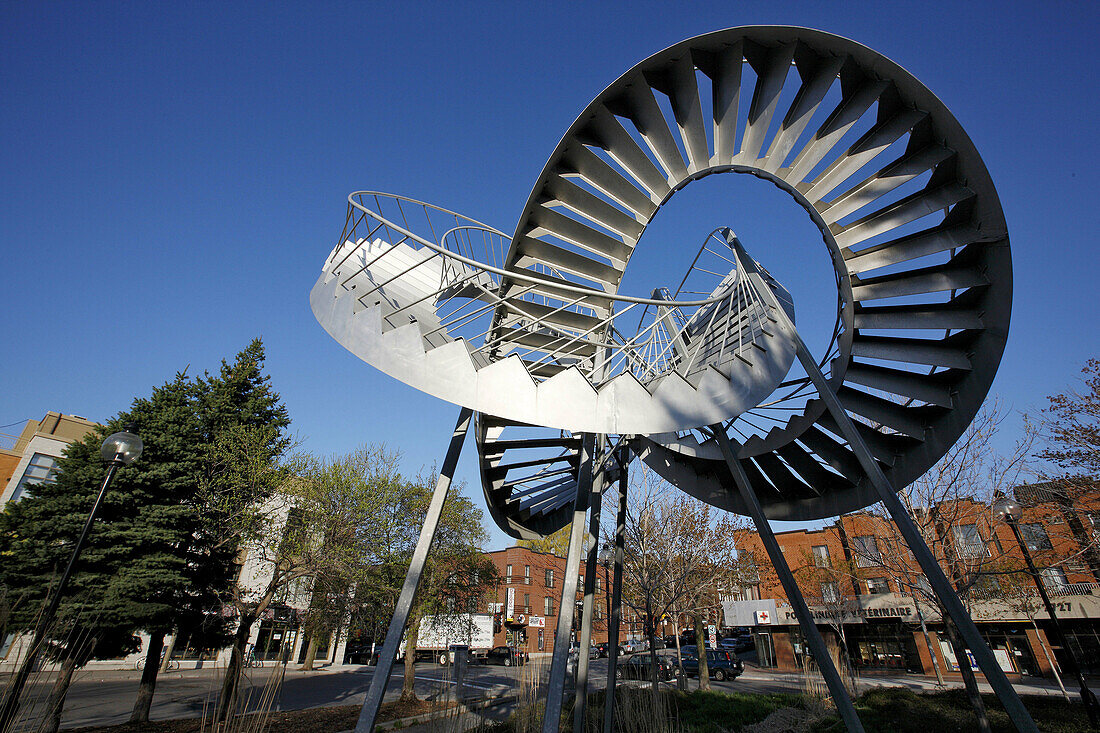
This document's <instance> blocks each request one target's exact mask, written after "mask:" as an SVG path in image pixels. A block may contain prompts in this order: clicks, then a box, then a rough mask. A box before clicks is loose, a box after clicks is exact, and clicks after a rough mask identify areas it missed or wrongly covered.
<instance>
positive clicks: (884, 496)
mask: <svg viewBox="0 0 1100 733" xmlns="http://www.w3.org/2000/svg"><path fill="white" fill-rule="evenodd" d="M768 292H769V293H770V292H771V291H770V290H769V291H768ZM776 312H777V317H778V318H779V319H781V320H785V321H787V323H788V324H789V326H790V328H791V330H792V331H794V324H791V323H790V321H789V319H787V314H786V313H784V312H783V309H782V308H777V309H776ZM794 333H795V339H796V342H795V343H796V345H797V347H798V360H799V361H800V362H801V363H802V368H803V369H805V370H806V373H807V374H808V375H809V377H810V381H812V382H813V384H814V387H815V388H816V389H817V393H818V395H819V396H820V397H821V399H822V400H824V402H825V406H826V408H827V409H828V410H829V413H830V414H831V415H832V416H833V419H834V420H836V423H837V425H839V426H840V431H841V432H842V433H843V434H844V438H845V439H846V440H847V441H848V445H850V446H851V447H852V450H853V452H855V454H856V458H858V459H859V463H860V466H862V467H863V471H864V473H866V474H867V478H868V479H870V481H871V484H872V485H873V486H874V487H875V490H876V492H877V493H878V497H879V500H880V501H882V503H883V505H885V507H886V511H888V512H890V517H891V518H892V519H893V520H894V524H895V525H896V526H897V528H898V531H900V532H901V536H902V537H904V538H905V542H906V544H907V545H909V549H910V550H911V551H912V553H913V555H914V557H916V558H917V563H918V564H919V565H920V567H921V570H923V571H924V575H925V577H927V578H928V583H929V585H931V586H932V590H933V591H934V592H935V593H936V595H937V596H938V597H939V599H940V602H941V603H942V604H943V607H944V610H946V611H947V614H948V615H949V616H950V617H951V620H952V621H954V622H955V627H956V628H957V629H958V630H959V633H960V634H961V635H962V638H963V641H964V642H965V643H966V645H967V647H969V649H970V652H971V653H972V654H973V655H974V659H975V660H976V661H977V662H978V666H979V667H980V668H981V670H982V672H983V673H984V674H985V679H986V682H988V683H989V685H990V687H992V688H993V691H994V692H995V693H997V697H998V698H999V699H1000V701H1001V704H1002V705H1004V708H1005V712H1007V713H1008V716H1009V718H1011V719H1012V724H1013V725H1015V726H1016V730H1018V731H1020V733H1037V731H1038V730H1039V729H1038V728H1037V727H1036V725H1035V721H1034V720H1032V719H1031V714H1030V713H1028V711H1027V708H1025V707H1024V704H1023V702H1021V701H1020V697H1019V696H1018V695H1017V694H1016V690H1014V689H1013V688H1012V684H1011V683H1010V682H1009V681H1008V677H1006V676H1005V673H1004V671H1003V670H1001V667H1000V665H999V664H997V659H996V657H994V656H993V652H992V651H990V649H989V645H988V644H986V643H985V639H983V638H982V635H981V633H980V632H979V631H978V627H977V626H975V625H974V620H973V619H972V618H970V614H968V613H967V612H966V609H965V608H964V607H963V604H962V601H960V600H959V597H958V596H957V595H956V594H955V589H954V588H952V587H951V583H950V582H948V580H947V576H945V575H944V574H943V570H942V569H941V568H940V564H939V562H937V561H936V558H935V557H934V556H933V555H932V551H931V550H929V549H928V545H927V544H925V542H924V538H923V537H922V536H921V533H920V530H919V529H918V528H917V525H916V523H914V522H913V518H912V517H911V516H909V512H907V511H906V510H905V507H904V506H902V504H901V500H900V499H899V498H898V495H897V492H896V491H894V487H893V486H892V485H891V484H890V481H889V479H887V478H886V474H885V473H883V472H882V467H881V466H879V464H878V461H876V460H875V458H874V456H873V455H872V453H871V450H870V448H868V447H867V443H866V442H864V440H863V436H862V435H860V434H859V431H858V430H857V429H856V426H855V424H854V423H853V422H852V419H851V418H850V417H849V416H848V413H847V412H846V411H845V410H844V406H843V405H841V404H840V400H839V399H838V398H837V396H836V393H834V392H833V389H832V387H830V386H829V383H828V382H827V381H826V380H825V376H824V375H823V374H822V373H821V370H820V369H819V368H818V366H817V362H816V361H814V358H813V355H812V354H810V351H809V349H807V348H806V344H805V343H803V341H802V337H801V336H799V335H798V334H797V332H796V331H795V332H794ZM959 663H960V664H962V663H963V660H959Z"/></svg>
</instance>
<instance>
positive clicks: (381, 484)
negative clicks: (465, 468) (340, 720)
mask: <svg viewBox="0 0 1100 733" xmlns="http://www.w3.org/2000/svg"><path fill="white" fill-rule="evenodd" d="M398 460H399V455H398V454H397V453H396V452H394V451H388V450H386V448H385V447H384V446H378V445H370V446H363V447H361V448H359V449H358V450H356V451H354V452H352V453H350V454H348V455H345V456H337V457H333V458H329V459H326V460H316V459H312V460H311V461H310V462H309V465H308V466H307V467H306V469H305V470H304V471H303V472H302V479H303V482H304V483H303V484H302V485H301V487H300V490H299V491H300V493H299V496H298V498H297V499H296V508H297V509H298V511H300V512H301V513H302V517H303V519H302V521H303V523H304V524H305V525H306V526H307V527H309V528H310V530H309V532H310V536H311V537H312V539H313V543H314V546H313V547H311V548H310V553H309V554H310V561H311V563H312V564H313V575H312V589H311V598H310V604H309V610H308V612H307V614H306V618H305V623H304V626H305V630H306V632H307V633H308V635H309V643H308V645H307V649H306V656H305V662H304V664H303V669H312V668H313V661H314V658H315V656H316V653H317V648H318V644H319V641H320V639H321V638H322V637H323V636H325V635H331V634H332V633H333V632H334V631H335V630H336V629H338V628H339V627H340V626H341V625H343V624H344V623H347V621H348V616H349V613H350V610H351V607H352V604H353V602H354V596H355V592H356V589H357V588H360V587H361V586H363V585H365V584H366V583H367V582H368V579H369V577H370V574H371V571H372V569H373V568H374V560H375V557H374V555H375V551H376V548H377V547H378V542H377V540H378V539H379V537H380V535H381V531H382V527H383V526H384V524H385V522H384V520H383V519H382V518H380V515H381V514H382V510H383V507H384V502H385V498H386V497H387V496H388V495H389V494H390V493H391V491H392V488H393V486H394V485H395V484H396V483H398V482H399V481H400V474H399V473H398Z"/></svg>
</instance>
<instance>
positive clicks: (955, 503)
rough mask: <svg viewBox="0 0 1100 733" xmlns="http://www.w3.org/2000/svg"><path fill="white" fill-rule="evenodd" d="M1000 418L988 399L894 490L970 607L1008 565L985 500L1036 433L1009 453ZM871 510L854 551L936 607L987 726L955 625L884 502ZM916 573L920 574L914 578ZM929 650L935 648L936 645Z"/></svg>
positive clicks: (1006, 483) (1007, 480)
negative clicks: (873, 521)
mask: <svg viewBox="0 0 1100 733" xmlns="http://www.w3.org/2000/svg"><path fill="white" fill-rule="evenodd" d="M1004 419H1005V415H1004V413H1003V411H1002V410H1001V409H1000V408H999V406H998V405H997V404H996V403H992V404H987V405H986V406H985V407H983V408H982V409H981V410H980V411H979V412H978V414H977V415H976V416H975V418H974V420H973V422H972V423H971V424H970V426H969V427H968V428H967V429H966V431H965V432H964V433H963V435H962V437H960V438H959V440H958V441H957V442H956V443H955V444H954V445H953V446H952V447H951V449H950V450H949V451H948V452H947V453H946V454H945V455H944V456H943V458H942V459H940V461H939V462H938V463H937V464H936V465H935V466H933V467H932V468H931V469H930V470H929V471H928V472H926V473H925V474H924V475H923V476H921V477H920V478H918V479H917V480H916V481H914V482H913V483H912V484H910V485H909V486H908V487H906V488H904V489H902V490H901V491H899V492H898V494H899V497H900V498H901V500H902V503H903V504H904V506H905V507H906V509H907V510H908V512H909V515H910V516H911V517H912V519H913V521H914V522H915V523H916V526H917V528H918V530H919V531H920V534H921V536H922V538H923V539H924V542H925V543H926V544H927V545H928V547H929V549H930V550H931V551H932V554H933V555H934V556H935V557H936V559H937V560H938V561H939V564H940V567H941V569H942V570H943V572H944V575H945V576H946V577H947V579H948V581H949V582H950V583H951V584H952V586H953V587H954V589H955V592H956V593H957V594H958V595H959V598H960V599H961V600H962V601H963V603H964V604H965V605H967V606H968V607H969V606H970V605H971V604H972V602H973V601H975V600H982V599H983V598H988V597H989V596H990V594H993V593H996V589H997V582H998V581H997V576H999V575H1002V574H1004V573H1005V572H1011V569H1010V567H1009V566H1008V565H1006V553H1007V552H1008V550H1007V549H1006V548H1005V547H1004V545H1002V544H1001V543H1000V542H998V541H997V538H996V527H995V526H994V523H993V517H992V514H991V512H990V509H989V506H990V503H991V502H992V500H993V498H994V497H995V496H997V495H998V494H999V493H1002V492H1004V491H1006V490H1008V489H1010V488H1011V487H1012V486H1014V485H1015V483H1016V482H1017V480H1018V478H1019V475H1020V472H1021V470H1022V468H1023V463H1024V460H1025V459H1026V457H1027V456H1028V454H1029V452H1030V450H1031V445H1032V440H1033V436H1032V434H1031V433H1029V432H1025V435H1024V437H1023V438H1022V439H1021V440H1020V441H1019V442H1018V443H1017V444H1016V446H1015V448H1014V449H1013V451H1012V452H1011V453H1010V454H1008V455H1002V454H999V453H998V452H997V451H996V450H995V448H994V446H995V445H996V441H995V438H996V437H997V435H998V431H999V429H1000V426H1001V424H1002V422H1003V421H1004ZM869 512H870V514H871V515H873V516H875V517H877V518H879V519H880V520H881V522H880V526H881V530H880V531H881V533H882V534H880V535H879V538H878V540H877V542H875V543H873V544H871V545H868V546H861V545H860V544H859V543H858V542H857V543H854V544H853V547H852V550H853V552H854V553H855V554H856V555H857V556H859V557H861V558H862V560H863V562H865V563H868V564H872V565H875V566H878V567H881V568H883V569H885V570H886V572H887V573H888V574H889V575H890V576H891V577H892V578H893V579H894V581H895V582H896V583H898V585H899V587H900V586H902V585H905V586H906V589H907V590H908V591H909V592H910V593H911V594H912V595H913V597H914V598H915V599H916V601H917V603H918V605H919V604H920V603H921V602H924V603H925V604H927V605H928V606H930V607H932V608H935V609H937V610H938V612H939V615H940V618H941V619H942V620H943V623H944V628H945V630H946V631H947V636H948V639H949V641H950V644H951V647H952V650H953V652H954V656H955V658H956V660H957V662H958V668H959V672H960V674H961V675H962V677H963V681H964V683H965V684H966V689H967V693H968V696H969V698H970V702H971V706H972V707H973V708H974V712H975V715H976V716H977V718H978V725H979V729H981V730H983V731H986V730H989V723H988V720H987V718H986V714H985V706H984V704H983V703H982V700H981V696H980V694H979V693H978V687H977V682H976V680H975V678H974V673H973V671H972V670H971V667H970V664H969V662H968V656H967V654H966V649H965V647H964V645H963V642H962V639H961V636H960V635H959V633H958V630H957V629H956V628H955V626H954V624H953V623H952V621H951V619H950V617H949V616H948V615H947V613H946V611H945V609H944V608H943V606H942V604H941V603H940V600H939V598H938V597H937V596H936V594H935V593H934V592H933V591H932V587H931V585H930V584H929V583H928V582H926V581H925V580H924V579H923V574H922V571H921V569H920V568H919V566H918V565H917V563H916V559H915V558H914V556H913V554H912V553H911V552H910V551H909V550H908V547H907V545H906V544H905V542H904V540H903V538H902V537H901V534H900V532H899V531H898V530H897V527H896V526H895V525H894V524H893V522H892V521H890V516H889V513H888V512H887V511H886V510H885V508H884V507H883V506H882V505H881V504H876V505H874V506H873V507H871V508H870V510H869ZM880 543H881V544H880ZM883 544H884V545H885V546H884V547H883V546H882V545H883ZM913 578H917V579H918V581H917V582H913V580H912V579H913ZM930 652H931V653H932V654H933V655H934V654H935V650H930Z"/></svg>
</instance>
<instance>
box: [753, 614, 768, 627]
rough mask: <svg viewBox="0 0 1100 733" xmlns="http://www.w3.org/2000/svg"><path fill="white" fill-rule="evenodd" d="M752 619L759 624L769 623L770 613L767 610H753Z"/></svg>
mask: <svg viewBox="0 0 1100 733" xmlns="http://www.w3.org/2000/svg"><path fill="white" fill-rule="evenodd" d="M753 617H754V618H753V620H754V621H755V622H756V623H757V624H758V625H759V624H770V623H771V622H772V615H771V613H770V612H768V611H755V612H754V613H753Z"/></svg>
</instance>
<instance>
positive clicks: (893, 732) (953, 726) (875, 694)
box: [811, 687, 1088, 733]
mask: <svg viewBox="0 0 1100 733" xmlns="http://www.w3.org/2000/svg"><path fill="white" fill-rule="evenodd" d="M1021 699H1022V700H1023V702H1024V706H1025V707H1026V708H1027V709H1028V712H1030V713H1031V717H1032V718H1034V719H1035V723H1036V724H1037V725H1038V726H1039V729H1040V730H1042V731H1044V733H1076V732H1077V731H1083V730H1088V717H1087V716H1086V715H1085V707H1084V705H1082V704H1081V703H1079V702H1074V703H1066V701H1065V700H1064V699H1062V698H1061V697H1056V696H1054V695H1022V696H1021ZM982 700H984V701H985V707H986V714H987V716H988V718H989V725H990V727H991V728H992V729H993V731H995V733H997V732H1000V731H1003V732H1004V733H1013V732H1014V731H1015V730H1016V728H1015V726H1013V725H1012V721H1011V720H1010V719H1009V717H1008V713H1006V712H1005V710H1004V708H1003V707H1001V703H1000V701H999V700H998V699H997V697H996V696H995V695H982ZM856 712H857V713H859V719H860V720H861V721H863V726H864V728H866V729H867V733H873V732H874V731H881V732H882V733H932V732H933V731H936V733H939V731H973V730H976V729H977V722H976V719H975V717H974V712H973V710H972V709H971V707H970V703H969V701H968V699H967V697H966V692H965V691H964V690H961V689H959V690H948V691H946V692H936V693H930V694H921V695H918V694H917V693H915V692H913V691H911V690H906V689H903V688H898V687H882V688H879V689H876V690H870V691H869V692H866V693H864V694H863V695H861V696H860V697H859V698H858V699H857V700H856ZM811 730H812V731H813V732H814V733H844V730H845V729H844V724H843V723H842V722H841V721H840V719H839V718H838V717H837V716H835V715H833V716H830V717H829V718H828V719H826V720H821V721H818V722H817V723H816V724H815V725H814V726H813V727H812V728H811Z"/></svg>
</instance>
